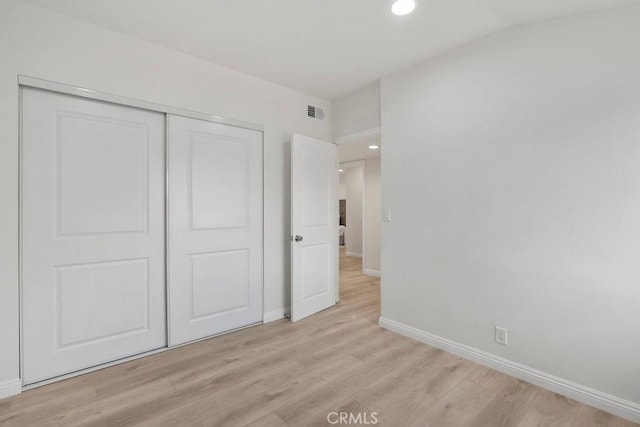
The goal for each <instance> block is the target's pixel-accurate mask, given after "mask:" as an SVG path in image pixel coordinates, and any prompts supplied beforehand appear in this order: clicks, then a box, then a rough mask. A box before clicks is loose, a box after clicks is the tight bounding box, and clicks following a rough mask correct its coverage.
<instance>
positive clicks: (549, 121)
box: [381, 5, 640, 403]
mask: <svg viewBox="0 0 640 427" xmlns="http://www.w3.org/2000/svg"><path fill="white" fill-rule="evenodd" d="M639 22H640V6H639V5H635V6H631V7H625V8H622V9H618V10H610V11H605V12H598V13H593V14H588V15H582V16H579V17H574V18H565V19H561V20H553V21H549V22H545V23H540V24H535V25H531V26H525V27H519V28H515V29H511V30H508V31H505V32H502V33H498V34H495V35H493V36H490V37H488V38H485V39H482V40H480V41H477V42H474V43H472V44H469V45H466V46H465V47H462V48H460V49H457V50H455V51H453V52H450V53H448V54H445V55H443V56H440V57H439V58H437V59H434V60H431V61H428V62H425V63H422V64H419V65H417V66H415V67H412V68H410V69H408V70H406V71H403V72H400V73H397V74H394V75H391V76H389V77H386V78H384V79H383V80H382V88H381V97H382V128H383V132H382V135H383V147H384V152H383V153H382V155H383V162H382V164H383V175H384V181H383V183H382V195H383V207H390V208H391V209H392V215H393V216H392V220H393V222H392V223H384V226H383V237H382V250H383V252H382V262H383V265H384V272H383V283H382V315H383V316H384V317H386V318H390V319H392V320H395V321H398V322H401V323H404V324H406V325H410V326H412V327H414V328H417V329H420V330H422V331H426V332H429V333H432V334H435V335H438V336H441V337H444V338H447V339H449V340H453V341H456V342H458V343H463V344H466V345H468V346H472V347H474V348H477V349H480V350H483V351H486V352H489V353H492V354H494V355H498V356H502V357H504V358H507V359H510V360H512V361H516V362H519V363H521V364H524V365H526V366H529V367H533V368H536V369H538V370H541V371H543V372H546V373H550V374H553V375H556V376H558V377H561V378H564V379H568V380H571V381H574V382H576V383H579V384H582V385H585V386H588V387H592V388H594V389H596V390H599V391H602V392H606V393H610V394H612V395H614V396H616V397H618V398H622V399H626V400H628V401H631V402H635V403H640V386H639V384H640V363H639V361H640V315H639V314H640V285H639V284H640V262H639V259H640V258H639V254H640V79H639V76H640V54H639V53H638V52H639V50H638V48H639V46H640V25H638V23H639ZM495 325H499V326H503V327H506V328H508V329H509V331H510V335H509V345H508V346H507V347H504V346H500V345H498V344H495V343H494V339H493V333H494V331H493V328H494V326H495Z"/></svg>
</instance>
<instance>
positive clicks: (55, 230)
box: [21, 89, 166, 384]
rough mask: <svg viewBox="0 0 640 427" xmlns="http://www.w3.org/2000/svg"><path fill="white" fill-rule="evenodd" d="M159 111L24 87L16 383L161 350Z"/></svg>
mask: <svg viewBox="0 0 640 427" xmlns="http://www.w3.org/2000/svg"><path fill="white" fill-rule="evenodd" d="M164 142H165V116H164V115H163V114H161V113H153V112H149V111H144V110H138V109H135V108H129V107H124V106H120V105H114V104H108V103H103V102H98V101H92V100H88V99H82V98H76V97H73V96H68V95H61V94H55V93H50V92H45V91H40V90H35V89H23V90H22V166H21V168H22V169H21V174H22V177H21V185H22V188H21V216H22V219H21V221H22V222H21V230H22V231H21V232H22V248H21V252H22V270H21V271H22V331H23V362H24V363H23V374H24V376H23V380H24V383H25V384H31V383H34V382H38V381H41V380H45V379H48V378H52V377H55V376H58V375H62V374H66V373H69V372H73V371H77V370H80V369H84V368H88V367H91V366H95V365H99V364H101V363H105V362H109V361H113V360H117V359H120V358H123V357H127V356H131V355H135V354H138V353H142V352H145V351H149V350H152V349H156V348H159V347H163V346H165V345H166V304H165V274H164V273H165V264H164V257H165V253H164V247H165V243H164V237H165V236H164V231H165V215H164V212H165V204H164V193H165V187H164V183H165V169H164Z"/></svg>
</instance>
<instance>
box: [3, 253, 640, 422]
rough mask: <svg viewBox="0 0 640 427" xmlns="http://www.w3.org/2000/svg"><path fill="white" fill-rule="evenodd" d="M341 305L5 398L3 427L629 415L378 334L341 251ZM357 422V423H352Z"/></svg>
mask: <svg viewBox="0 0 640 427" xmlns="http://www.w3.org/2000/svg"><path fill="white" fill-rule="evenodd" d="M340 264H341V270H340V277H341V282H340V285H341V286H340V302H339V303H338V304H337V305H336V306H335V307H332V308H330V309H327V310H324V311H322V312H320V313H318V314H316V315H314V316H311V317H309V318H306V319H303V320H302V321H300V322H296V323H291V322H290V321H288V320H281V321H276V322H272V323H269V324H266V325H259V326H254V327H250V328H246V329H242V330H239V331H235V332H233V333H230V334H225V335H220V336H217V337H214V338H211V339H207V340H203V341H199V342H196V343H192V344H189V345H186V346H183V347H179V348H176V349H172V350H170V351H166V352H162V353H158V354H155V355H152V356H149V357H145V358H142V359H137V360H134V361H130V362H127V363H123V364H120V365H116V366H113V367H110V368H107V369H103V370H99V371H95V372H92V373H88V374H85V375H81V376H78V377H75V378H71V379H68V380H65V381H60V382H57V383H54V384H50V385H47V386H43V387H39V388H37V389H34V390H30V391H27V392H24V393H23V394H21V395H19V396H14V397H11V398H9V399H4V400H0V425H1V426H2V427H4V426H19V427H25V426H27V427H32V426H37V427H39V426H65V427H66V426H79V425H82V426H152V427H156V426H170V425H175V426H180V427H182V426H194V427H205V426H212V427H213V426H215V427H218V426H245V425H246V426H252V427H282V426H291V427H302V426H327V425H331V424H329V422H328V420H327V415H328V414H330V413H340V412H343V413H347V414H353V416H356V417H357V416H360V420H361V421H363V418H362V417H363V416H365V415H366V416H367V417H368V418H367V420H369V421H371V420H372V418H371V416H372V414H373V413H374V412H375V413H376V417H377V421H378V425H385V426H393V427H398V426H399V427H403V426H420V427H423V426H429V425H437V426H443V427H447V426H455V427H458V426H462V425H468V426H482V427H485V426H490V427H493V426H500V425H504V426H517V425H520V426H530V425H536V426H546V425H549V426H552V425H553V426H556V425H557V426H564V425H567V426H575V427H588V426H612V427H628V426H631V425H634V424H633V423H631V422H628V421H626V420H623V419H621V418H618V417H615V416H613V415H610V414H607V413H604V412H602V411H599V410H597V409H594V408H591V407H588V406H586V405H583V404H580V403H578V402H575V401H573V400H570V399H566V398H564V397H562V396H559V395H556V394H554V393H551V392H548V391H545V390H542V389H540V388H538V387H536V386H533V385H531V384H527V383H525V382H522V381H520V380H517V379H515V378H512V377H509V376H507V375H504V374H501V373H499V372H497V371H494V370H492V369H489V368H486V367H484V366H480V365H477V364H475V363H472V362H470V361H468V360H465V359H462V358H460V357H458V356H455V355H453V354H450V353H447V352H444V351H442V350H438V349H436V348H433V347H429V346H426V345H424V344H421V343H418V342H416V341H413V340H411V339H409V338H406V337H403V336H401V335H398V334H395V333H393V332H390V331H388V330H384V329H381V328H380V327H379V326H378V324H377V322H378V316H379V313H380V300H379V294H380V282H379V279H377V278H375V277H370V276H366V275H364V274H362V263H361V260H360V259H358V258H352V257H346V256H345V254H344V249H342V250H341V258H340ZM352 425H353V424H352Z"/></svg>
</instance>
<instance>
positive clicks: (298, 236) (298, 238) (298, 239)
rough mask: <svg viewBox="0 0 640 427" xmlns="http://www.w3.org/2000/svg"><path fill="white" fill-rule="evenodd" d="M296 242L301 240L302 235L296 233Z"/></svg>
mask: <svg viewBox="0 0 640 427" xmlns="http://www.w3.org/2000/svg"><path fill="white" fill-rule="evenodd" d="M295 240H296V242H302V236H301V235H299V234H296V239H295Z"/></svg>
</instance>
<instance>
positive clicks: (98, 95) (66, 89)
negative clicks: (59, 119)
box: [17, 74, 265, 390]
mask: <svg viewBox="0 0 640 427" xmlns="http://www.w3.org/2000/svg"><path fill="white" fill-rule="evenodd" d="M17 83H18V94H19V95H18V248H17V249H18V299H19V306H18V316H19V319H18V324H19V331H18V340H19V344H18V346H19V354H18V360H19V365H20V382H21V384H22V390H30V389H32V388H36V387H40V386H43V385H46V384H51V383H53V382H57V381H61V380H64V379H67V378H72V377H75V376H78V375H82V374H85V373H88V372H92V371H95V370H98V369H103V368H106V367H109V366H113V365H117V364H120V363H124V362H128V361H131V360H135V359H139V358H141V357H145V356H149V355H152V354H155V353H160V352H163V351H167V350H169V349H174V348H177V347H181V346H182V345H188V344H192V343H194V342H197V341H200V340H204V339H209V338H211V337H204V338H201V339H199V340H195V341H190V342H188V343H185V344H180V345H176V346H173V347H169V346H168V345H167V346H165V347H162V348H160V349H156V350H151V351H148V352H145V353H141V354H136V355H133V356H129V357H125V358H123V359H118V360H114V361H111V362H107V363H103V364H100V365H97V366H93V367H89V368H86V369H82V370H79V371H75V372H71V373H68V374H64V375H61V376H58V377H55V378H52V379H48V380H44V381H40V382H37V383H34V384H30V385H28V386H25V385H24V359H23V352H24V344H23V331H24V327H23V309H22V304H23V302H24V298H23V295H22V290H23V283H22V279H23V273H22V259H23V253H22V248H23V243H22V242H23V241H22V227H23V224H24V221H23V219H22V213H23V206H22V200H23V196H22V194H23V193H22V192H23V188H22V184H23V182H22V181H23V180H22V172H23V167H22V161H23V154H22V147H23V141H22V109H23V103H22V93H23V89H24V88H33V89H40V90H44V91H48V92H52V93H58V94H63V95H71V96H76V97H80V98H85V99H90V100H94V101H101V102H107V103H110V104H116V105H122V106H126V107H133V108H137V109H141V110H148V111H153V112H157V113H162V114H164V115H165V142H164V150H165V170H166V155H167V150H168V138H167V135H166V130H167V129H166V128H167V125H168V120H167V118H168V115H169V114H172V115H176V116H184V117H189V118H193V119H197V120H203V121H208V122H213V123H219V124H223V125H228V126H234V127H239V128H244V129H250V130H255V131H258V132H261V133H262V194H263V200H262V271H261V275H262V316H263V318H264V301H265V298H264V297H265V295H264V253H265V242H264V210H265V209H264V203H265V198H264V178H265V177H264V170H265V168H264V151H265V150H264V126H263V125H259V124H255V123H250V122H244V121H241V120H235V119H230V118H226V117H222V116H218V115H215V114H210V113H201V112H198V111H192V110H187V109H184V108H178V107H172V106H168V105H163V104H158V103H154V102H149V101H144V100H140V99H136V98H129V97H126V96H122V95H115V94H110V93H107V92H101V91H97V90H93V89H87V88H83V87H80V86H74V85H69V84H65V83H58V82H54V81H50V80H45V79H40V78H37V77H30V76H26V75H22V74H18V76H17ZM168 184H169V183H168V174H166V173H165V201H164V202H165V248H164V251H165V279H166V278H168V270H167V269H168V259H167V256H168V251H167V245H166V242H167V241H168V234H166V233H168V226H169V222H168V221H169V217H168V208H169V205H168V203H167V201H168V197H169V186H168ZM165 295H166V297H165V301H166V307H165V309H166V311H167V318H166V322H167V325H166V327H167V329H166V330H167V334H168V328H169V324H168V322H169V315H168V314H169V310H168V304H169V300H168V286H166V281H165ZM249 326H253V325H249ZM247 327H248V326H247ZM238 329H243V328H238ZM234 330H235V329H234ZM228 332H231V331H226V332H223V333H221V334H224V333H228ZM221 334H217V335H221ZM213 336H215V335H213ZM167 338H168V335H167Z"/></svg>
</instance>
